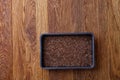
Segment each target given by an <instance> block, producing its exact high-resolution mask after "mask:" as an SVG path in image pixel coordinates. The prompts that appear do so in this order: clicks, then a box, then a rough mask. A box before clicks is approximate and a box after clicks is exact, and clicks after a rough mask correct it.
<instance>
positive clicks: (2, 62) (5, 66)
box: [0, 0, 13, 80]
mask: <svg viewBox="0 0 120 80" xmlns="http://www.w3.org/2000/svg"><path fill="white" fill-rule="evenodd" d="M11 6H12V5H11V0H5V1H4V0H0V80H13V78H12V73H13V71H12V68H13V67H12V64H13V60H12V58H13V54H12V52H13V50H12V49H13V48H12V24H11V17H12V16H11V12H12V11H11Z"/></svg>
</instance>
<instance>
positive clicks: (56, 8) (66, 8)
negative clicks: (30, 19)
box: [48, 0, 74, 80]
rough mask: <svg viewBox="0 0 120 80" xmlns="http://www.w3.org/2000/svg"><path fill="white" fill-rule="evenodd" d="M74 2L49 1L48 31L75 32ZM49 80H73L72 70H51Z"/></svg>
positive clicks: (62, 0)
mask: <svg viewBox="0 0 120 80" xmlns="http://www.w3.org/2000/svg"><path fill="white" fill-rule="evenodd" d="M71 1H72V0H48V28H49V29H48V30H49V32H51V33H57V32H59V33H62V32H73V31H74V26H73V24H72V18H71V16H72V14H71V3H72V2H71ZM49 80H73V71H72V70H50V71H49Z"/></svg>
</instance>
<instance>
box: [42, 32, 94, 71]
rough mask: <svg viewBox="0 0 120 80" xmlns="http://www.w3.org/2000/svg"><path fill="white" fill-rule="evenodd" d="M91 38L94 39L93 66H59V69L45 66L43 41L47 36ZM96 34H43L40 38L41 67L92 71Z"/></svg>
mask: <svg viewBox="0 0 120 80" xmlns="http://www.w3.org/2000/svg"><path fill="white" fill-rule="evenodd" d="M86 35H87V36H91V37H92V45H91V46H92V65H91V66H85V67H84V66H83V67H81V66H72V67H71V66H70V67H69V66H67V67H66V66H65V67H64V66H63V67H61V66H59V67H49V66H44V61H43V54H44V51H43V44H44V43H43V41H44V37H47V36H86ZM94 47H95V45H94V34H93V33H90V32H82V33H46V34H41V36H40V66H41V67H42V68H43V69H92V68H94V67H95V51H94Z"/></svg>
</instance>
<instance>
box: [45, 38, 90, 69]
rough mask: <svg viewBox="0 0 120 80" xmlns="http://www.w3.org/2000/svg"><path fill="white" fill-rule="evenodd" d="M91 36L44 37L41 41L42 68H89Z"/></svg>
mask: <svg viewBox="0 0 120 80" xmlns="http://www.w3.org/2000/svg"><path fill="white" fill-rule="evenodd" d="M91 45H92V38H91V36H46V37H45V38H44V41H43V63H44V66H49V67H50V66H51V67H53V66H55V67H57V66H81V67H85V66H91V65H92V51H91V50H92V46H91Z"/></svg>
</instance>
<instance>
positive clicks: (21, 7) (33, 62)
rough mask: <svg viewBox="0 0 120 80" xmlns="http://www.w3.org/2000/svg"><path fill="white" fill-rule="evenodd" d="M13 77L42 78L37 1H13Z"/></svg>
mask: <svg viewBox="0 0 120 80" xmlns="http://www.w3.org/2000/svg"><path fill="white" fill-rule="evenodd" d="M12 3H13V4H14V5H12V10H13V12H12V18H13V20H12V24H13V48H14V49H13V57H14V58H13V77H14V80H38V79H39V78H40V74H38V73H39V72H40V68H39V49H38V45H37V43H38V42H37V40H38V39H37V38H38V37H37V32H36V31H37V30H36V2H35V0H16V1H15V0H13V2H12Z"/></svg>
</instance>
